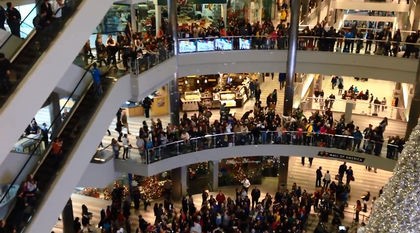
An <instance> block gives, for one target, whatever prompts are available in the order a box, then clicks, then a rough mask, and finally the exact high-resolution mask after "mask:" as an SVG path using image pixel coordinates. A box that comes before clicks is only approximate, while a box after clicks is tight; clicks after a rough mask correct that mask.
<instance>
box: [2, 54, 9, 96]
mask: <svg viewBox="0 0 420 233" xmlns="http://www.w3.org/2000/svg"><path fill="white" fill-rule="evenodd" d="M9 76H10V61H9V59H7V58H6V56H5V55H4V53H0V88H1V93H2V94H6V93H7V92H9V91H10V80H9Z"/></svg>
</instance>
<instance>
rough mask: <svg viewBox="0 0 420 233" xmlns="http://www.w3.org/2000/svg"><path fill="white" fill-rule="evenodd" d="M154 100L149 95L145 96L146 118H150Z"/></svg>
mask: <svg viewBox="0 0 420 233" xmlns="http://www.w3.org/2000/svg"><path fill="white" fill-rule="evenodd" d="M152 102H153V100H152V99H150V98H149V97H146V98H144V100H143V104H142V106H143V108H144V115H145V117H146V118H149V116H150V108H151V107H152Z"/></svg>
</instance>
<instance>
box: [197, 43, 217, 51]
mask: <svg viewBox="0 0 420 233" xmlns="http://www.w3.org/2000/svg"><path fill="white" fill-rule="evenodd" d="M197 51H198V52H205V51H214V42H213V40H198V41H197Z"/></svg>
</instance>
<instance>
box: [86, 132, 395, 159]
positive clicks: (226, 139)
mask: <svg viewBox="0 0 420 233" xmlns="http://www.w3.org/2000/svg"><path fill="white" fill-rule="evenodd" d="M146 144H147V143H146ZM245 145H295V146H314V147H319V148H320V150H322V148H336V149H342V150H343V151H344V150H346V151H355V152H358V153H366V154H370V155H374V156H380V157H383V158H388V159H394V160H396V159H398V156H399V154H400V152H401V150H402V145H398V144H393V143H387V142H384V141H382V140H376V141H375V140H370V139H362V138H360V139H357V138H354V137H352V136H346V135H336V134H322V133H310V132H302V131H283V132H279V131H264V132H260V133H259V134H258V136H255V135H254V134H253V133H252V132H240V133H222V134H212V135H205V136H202V137H195V138H191V139H189V140H178V141H175V142H169V143H166V144H164V145H160V146H155V147H152V148H147V149H145V150H139V149H138V148H131V149H130V152H129V153H130V157H133V156H137V157H138V158H140V160H141V163H145V164H151V163H154V162H157V161H160V160H163V159H167V158H171V157H175V156H178V155H182V154H188V153H192V152H198V151H202V150H208V149H215V148H221V147H234V146H245ZM105 150H107V151H108V152H106V154H108V155H109V153H112V154H113V156H114V157H115V158H117V157H118V155H121V153H120V151H118V153H117V151H113V147H112V145H111V146H110V147H107V148H106V149H105ZM100 154H104V152H103V151H99V152H97V155H96V156H99V155H100ZM314 156H315V155H314ZM133 158H134V157H133ZM94 160H95V162H98V161H99V160H100V159H94ZM106 161H108V159H105V160H103V162H106Z"/></svg>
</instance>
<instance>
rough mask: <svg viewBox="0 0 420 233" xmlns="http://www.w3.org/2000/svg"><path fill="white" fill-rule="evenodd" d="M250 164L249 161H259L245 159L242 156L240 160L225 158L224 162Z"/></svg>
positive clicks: (257, 162) (256, 161) (256, 162)
mask: <svg viewBox="0 0 420 233" xmlns="http://www.w3.org/2000/svg"><path fill="white" fill-rule="evenodd" d="M237 163H238V164H251V163H255V164H259V163H261V161H259V160H251V159H247V158H244V159H242V160H239V161H238V160H235V159H226V164H237Z"/></svg>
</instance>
